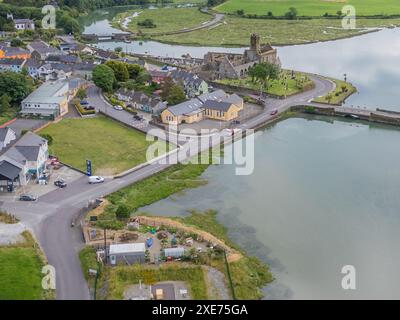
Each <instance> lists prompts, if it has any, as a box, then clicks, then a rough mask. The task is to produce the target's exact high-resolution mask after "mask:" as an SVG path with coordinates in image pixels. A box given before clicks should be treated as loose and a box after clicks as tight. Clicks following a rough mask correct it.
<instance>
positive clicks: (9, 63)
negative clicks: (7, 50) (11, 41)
mask: <svg viewBox="0 0 400 320" xmlns="http://www.w3.org/2000/svg"><path fill="white" fill-rule="evenodd" d="M24 64H25V60H23V59H0V71H13V72H21V71H22V68H23V66H24Z"/></svg>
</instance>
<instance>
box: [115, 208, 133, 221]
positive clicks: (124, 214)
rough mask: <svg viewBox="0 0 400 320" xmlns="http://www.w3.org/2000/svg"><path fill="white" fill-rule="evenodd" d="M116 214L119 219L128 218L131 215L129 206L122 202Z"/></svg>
mask: <svg viewBox="0 0 400 320" xmlns="http://www.w3.org/2000/svg"><path fill="white" fill-rule="evenodd" d="M115 215H116V217H117V219H120V220H123V219H128V218H129V217H130V212H129V208H128V207H127V206H126V205H124V204H120V205H119V206H118V208H117V211H116V212H115Z"/></svg>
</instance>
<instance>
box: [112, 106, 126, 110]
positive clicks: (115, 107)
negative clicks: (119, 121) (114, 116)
mask: <svg viewBox="0 0 400 320" xmlns="http://www.w3.org/2000/svg"><path fill="white" fill-rule="evenodd" d="M114 109H115V110H118V111H122V110H124V108H122V107H121V106H118V105H115V106H114Z"/></svg>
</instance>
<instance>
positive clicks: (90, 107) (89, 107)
mask: <svg viewBox="0 0 400 320" xmlns="http://www.w3.org/2000/svg"><path fill="white" fill-rule="evenodd" d="M83 109H85V110H94V107H92V106H84V107H83Z"/></svg>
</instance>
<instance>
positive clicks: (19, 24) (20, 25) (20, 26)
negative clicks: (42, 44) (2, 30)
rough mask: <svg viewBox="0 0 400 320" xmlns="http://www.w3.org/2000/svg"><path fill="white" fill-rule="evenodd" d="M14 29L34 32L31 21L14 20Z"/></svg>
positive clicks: (33, 24)
mask: <svg viewBox="0 0 400 320" xmlns="http://www.w3.org/2000/svg"><path fill="white" fill-rule="evenodd" d="M14 25H15V29H17V30H18V31H19V30H35V22H34V21H33V20H31V19H14Z"/></svg>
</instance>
